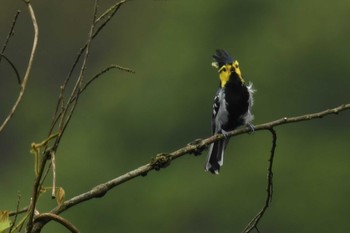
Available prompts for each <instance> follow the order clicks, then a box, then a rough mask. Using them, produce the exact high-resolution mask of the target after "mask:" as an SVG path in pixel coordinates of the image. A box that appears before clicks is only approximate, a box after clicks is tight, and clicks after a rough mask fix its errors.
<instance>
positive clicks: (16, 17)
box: [0, 10, 21, 62]
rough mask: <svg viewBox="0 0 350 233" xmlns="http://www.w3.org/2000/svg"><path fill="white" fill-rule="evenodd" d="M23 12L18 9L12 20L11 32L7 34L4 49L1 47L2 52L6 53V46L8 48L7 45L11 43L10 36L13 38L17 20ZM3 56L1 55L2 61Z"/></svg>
mask: <svg viewBox="0 0 350 233" xmlns="http://www.w3.org/2000/svg"><path fill="white" fill-rule="evenodd" d="M20 13H21V11H20V10H18V11H17V12H16V14H15V17H14V19H13V21H12V25H11V28H10V31H9V33H8V34H7V37H6V40H5V43H4V45H3V46H2V49H1V52H0V53H1V54H4V53H5V50H6V48H7V45H8V43H9V41H10V38H11V36H12V35H13V32H14V29H15V25H16V22H17V19H18V16H19V14H20ZM1 59H2V58H1V57H0V62H1Z"/></svg>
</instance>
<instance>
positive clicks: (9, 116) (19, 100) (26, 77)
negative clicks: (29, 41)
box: [0, 1, 39, 133]
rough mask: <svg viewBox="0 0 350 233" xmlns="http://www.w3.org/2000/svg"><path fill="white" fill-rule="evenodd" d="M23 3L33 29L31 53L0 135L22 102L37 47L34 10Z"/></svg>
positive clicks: (0, 127)
mask: <svg viewBox="0 0 350 233" xmlns="http://www.w3.org/2000/svg"><path fill="white" fill-rule="evenodd" d="M25 3H26V4H27V7H28V11H29V14H30V17H31V19H32V24H33V27H34V39H33V45H32V51H31V53H30V56H29V62H28V65H27V69H26V72H25V74H24V78H23V81H22V83H21V88H20V91H19V95H18V97H17V100H16V102H15V103H14V105H13V107H12V109H11V111H10V113H9V114H8V115H7V117H6V118H5V120H4V122H3V123H2V125H1V126H0V133H1V131H2V130H3V129H4V128H5V126H6V125H7V123H8V122H9V120H10V119H11V118H12V116H13V114H14V113H15V111H16V109H17V107H18V105H19V103H20V102H21V101H22V98H23V95H24V92H25V90H26V87H27V82H28V79H29V74H30V71H31V69H32V66H33V61H34V56H35V52H36V48H37V45H38V38H39V28H38V24H37V21H36V17H35V14H34V10H33V8H32V5H31V4H30V2H29V1H25Z"/></svg>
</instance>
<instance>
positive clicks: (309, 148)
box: [0, 0, 350, 233]
mask: <svg viewBox="0 0 350 233" xmlns="http://www.w3.org/2000/svg"><path fill="white" fill-rule="evenodd" d="M100 2H101V3H100V12H102V11H104V9H107V7H108V6H110V5H111V4H112V3H114V1H110V0H108V1H103V0H101V1H100ZM33 7H34V10H35V12H36V15H37V19H38V23H39V27H40V39H39V47H38V51H37V55H36V59H35V63H34V67H33V70H32V74H31V77H30V80H29V85H28V89H27V91H26V93H25V96H24V101H23V102H22V103H21V105H20V106H19V108H18V111H17V112H16V114H15V116H14V117H13V119H12V120H11V122H10V123H9V125H8V126H7V127H6V129H5V130H4V131H3V132H2V133H1V134H0V210H4V209H7V210H14V209H15V208H16V203H17V192H20V194H21V206H24V205H26V204H27V203H29V197H30V194H31V191H32V190H31V186H32V184H33V180H34V172H33V168H34V166H33V161H34V160H33V156H32V155H31V154H30V153H29V150H30V144H31V142H34V141H35V142H39V141H41V140H43V139H44V138H45V136H46V135H47V132H48V129H49V125H50V122H51V117H52V114H53V112H54V108H55V103H56V101H57V97H58V93H59V86H60V85H61V83H62V82H63V80H64V79H65V77H66V75H67V73H68V71H69V69H70V67H71V64H72V63H73V61H74V59H75V56H76V54H77V52H78V51H79V48H80V47H81V46H82V45H83V43H84V42H85V41H86V38H87V34H88V30H89V24H90V22H91V15H92V8H93V1H91V0H90V1H82V0H81V1H68V0H61V1H39V0H37V1H33ZM17 9H20V10H21V11H22V13H21V14H20V16H19V19H18V25H17V26H16V29H15V36H14V37H13V38H12V39H11V41H10V44H9V46H8V48H7V51H6V55H7V56H8V57H9V58H11V59H12V61H13V62H14V63H15V64H16V66H17V67H18V69H19V71H20V73H21V75H23V74H24V71H25V67H26V64H27V60H28V57H29V52H30V49H31V44H32V37H33V29H32V25H31V21H30V18H29V15H28V13H27V9H26V7H25V4H24V3H23V2H22V1H19V0H18V1H14V0H3V1H2V2H1V8H0V45H2V44H3V41H4V40H5V37H6V35H7V33H8V31H9V28H10V26H11V22H12V19H13V16H14V14H15V12H16V10H17ZM349 12H350V1H348V0H336V1H330V0H329V1H327V0H323V1H317V0H306V1H302V0H292V1H274V0H268V1H259V0H249V1H243V0H240V1H232V0H220V1H188V0H133V1H130V2H128V3H127V4H125V5H123V6H122V8H121V9H120V11H119V12H118V13H117V15H116V17H115V18H114V19H113V20H112V21H111V23H110V24H109V25H108V26H107V28H106V29H105V30H104V31H103V32H102V33H101V34H100V36H99V37H98V38H97V39H96V40H95V41H94V43H93V44H92V47H91V54H90V59H89V63H88V70H87V77H92V76H93V75H94V74H96V73H97V72H99V71H100V70H102V69H103V68H104V67H106V66H107V65H110V64H119V65H122V66H126V67H130V68H132V69H134V70H135V71H136V74H134V75H132V74H129V73H125V72H122V71H117V70H113V71H110V72H109V73H108V74H106V75H104V76H103V77H102V78H101V79H100V80H98V81H96V82H95V83H94V84H93V86H91V87H90V88H89V89H88V90H87V91H86V92H85V94H83V96H82V98H81V99H80V101H79V104H78V108H77V111H76V113H75V114H74V117H73V120H72V121H71V124H70V125H69V128H68V130H67V131H66V134H65V136H64V138H63V140H62V143H61V145H60V148H59V150H58V154H57V158H56V160H57V176H58V179H57V182H58V185H59V186H62V187H63V188H64V189H65V190H66V197H67V198H71V197H73V196H75V195H77V194H80V193H82V192H85V191H87V190H89V189H90V188H92V187H93V186H95V185H96V184H99V183H101V182H104V181H107V180H110V179H112V178H114V177H117V176H119V175H121V174H124V173H125V172H127V171H129V170H131V169H134V168H137V167H138V166H140V165H143V164H145V163H147V162H149V160H150V159H151V158H152V157H153V156H154V155H155V154H157V153H160V152H171V151H173V150H175V149H177V148H179V147H182V146H184V145H186V144H187V143H188V142H190V141H192V140H194V139H196V138H204V137H207V136H209V135H210V114H211V106H212V99H213V96H214V94H215V92H216V89H217V86H218V77H217V73H216V71H215V70H214V69H213V68H212V67H211V66H210V63H211V55H212V54H213V52H214V50H215V49H217V48H224V49H226V50H227V51H229V52H230V53H231V54H233V56H234V57H235V58H237V59H238V60H239V61H240V66H241V70H242V74H243V77H244V78H245V80H246V81H252V82H253V83H254V86H255V88H256V89H257V90H258V92H257V93H256V95H255V106H254V114H255V122H254V123H255V124H260V123H264V122H268V121H272V120H275V119H278V118H281V117H284V116H296V115H302V114H305V113H312V112H317V111H321V110H324V109H327V108H331V107H335V106H338V105H340V104H342V103H347V102H349V100H350V98H349V97H350V81H349V77H350V65H349V61H350V59H349V54H350V45H349V41H350V27H349V22H350V14H349ZM17 93H18V85H16V81H15V76H14V74H13V72H12V71H11V69H10V68H9V66H8V64H6V63H5V62H4V61H2V62H1V64H0V119H1V121H2V120H3V119H4V117H5V116H6V115H7V114H8V112H9V110H10V107H11V106H12V104H13V102H14V100H15V98H16V97H17ZM349 118H350V112H344V113H342V114H340V115H338V116H335V115H334V116H328V117H326V118H324V119H322V120H314V121H310V122H303V123H298V124H290V125H283V126H280V127H278V128H276V130H277V133H278V142H277V145H278V146H277V150H276V158H275V164H274V197H273V202H272V204H271V207H270V209H269V210H268V212H267V213H266V215H265V217H264V218H263V219H262V221H261V223H260V225H259V226H260V230H261V232H285V233H288V232H349V231H350V223H349V221H348V216H349V209H350V203H349V195H350V184H349V178H350V156H349V155H350V149H349V138H350V132H349V131H350V121H349ZM270 147H271V135H270V134H269V133H268V132H264V131H259V132H256V133H255V134H253V135H242V136H239V137H236V138H233V139H232V140H231V142H230V146H229V147H228V149H227V152H226V159H225V164H224V167H223V168H222V172H221V174H220V175H219V176H212V175H210V174H208V173H205V172H204V169H203V166H204V163H205V160H206V152H205V153H203V155H202V156H200V157H194V156H185V157H183V158H181V159H179V160H176V161H174V162H173V163H172V165H171V166H170V167H169V168H167V169H164V170H161V171H160V172H159V173H158V172H151V173H150V174H148V176H147V177H145V178H137V179H135V180H132V181H131V182H127V183H125V184H123V185H121V186H119V187H117V188H115V189H113V190H112V191H110V192H109V193H108V194H107V195H106V196H105V197H103V198H102V199H94V200H92V201H89V202H86V203H84V204H81V205H79V206H77V207H75V208H72V209H70V210H68V211H66V212H64V213H63V214H62V216H63V217H65V218H67V219H69V220H70V221H71V222H72V223H74V224H75V226H76V227H78V228H79V229H80V230H81V231H82V232H96V231H98V232H240V231H241V230H242V229H243V228H244V227H245V225H246V224H247V223H248V222H249V221H250V219H251V218H252V217H253V216H254V215H255V214H256V213H257V212H258V210H259V209H260V208H261V207H262V205H263V203H264V200H265V195H266V192H265V186H266V170H267V165H268V164H267V159H268V157H269V152H270ZM50 179H51V178H48V182H47V185H48V186H50V185H51V184H50ZM55 205H56V202H55V201H54V200H51V198H50V195H49V193H47V194H44V195H43V196H42V197H41V198H40V205H39V211H40V212H44V211H47V210H49V209H51V208H53V207H54V206H55ZM43 232H65V229H64V228H63V227H61V226H60V225H58V224H56V223H50V224H48V225H47V226H46V227H45V228H44V230H43Z"/></svg>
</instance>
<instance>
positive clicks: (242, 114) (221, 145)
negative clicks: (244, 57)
mask: <svg viewBox="0 0 350 233" xmlns="http://www.w3.org/2000/svg"><path fill="white" fill-rule="evenodd" d="M213 58H214V61H213V63H212V66H214V67H215V68H216V69H217V70H218V73H219V78H220V85H219V90H218V91H217V92H216V95H215V97H214V104H213V113H212V120H211V126H212V133H213V134H223V135H224V136H225V135H226V134H227V132H228V131H231V130H234V129H236V128H237V127H239V126H242V125H247V126H249V127H250V128H251V130H252V131H253V130H254V127H253V125H252V124H251V122H252V120H253V118H254V116H253V115H252V113H251V108H252V106H253V93H254V91H255V90H254V89H253V86H252V84H251V83H249V84H248V85H246V83H245V82H244V79H243V78H242V73H241V71H240V69H239V64H238V61H237V60H235V59H234V58H233V57H232V56H231V55H230V54H228V53H227V52H226V51H225V50H222V49H218V50H216V53H215V54H214V55H213ZM228 142H229V138H228V137H226V136H225V138H224V139H223V140H220V141H217V142H214V143H212V144H211V145H210V147H209V154H208V161H207V163H206V165H205V170H206V171H210V172H211V173H213V174H219V170H220V167H221V166H222V165H223V163H224V151H225V148H226V146H227V144H228Z"/></svg>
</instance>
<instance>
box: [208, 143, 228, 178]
mask: <svg viewBox="0 0 350 233" xmlns="http://www.w3.org/2000/svg"><path fill="white" fill-rule="evenodd" d="M226 144H227V143H226V140H220V141H217V142H214V143H213V144H211V145H210V148H209V153H208V161H207V163H206V165H205V170H206V171H210V172H211V173H213V174H219V171H220V167H221V166H222V165H223V163H224V150H225V147H226Z"/></svg>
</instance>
